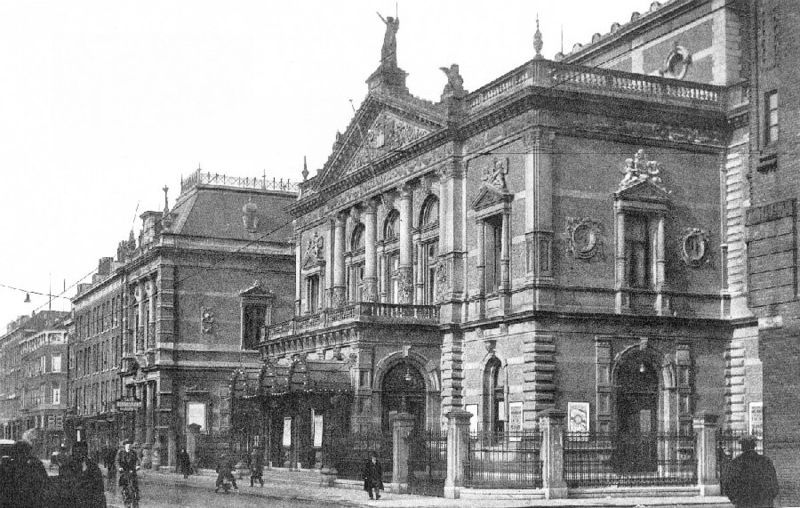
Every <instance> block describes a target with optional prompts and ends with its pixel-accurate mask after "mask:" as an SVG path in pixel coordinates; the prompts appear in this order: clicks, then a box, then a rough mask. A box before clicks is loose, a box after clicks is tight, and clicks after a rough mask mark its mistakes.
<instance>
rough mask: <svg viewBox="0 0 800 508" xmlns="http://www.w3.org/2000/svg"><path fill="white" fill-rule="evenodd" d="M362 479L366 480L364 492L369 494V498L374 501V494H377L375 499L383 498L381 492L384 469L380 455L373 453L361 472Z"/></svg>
mask: <svg viewBox="0 0 800 508" xmlns="http://www.w3.org/2000/svg"><path fill="white" fill-rule="evenodd" d="M361 477H362V478H363V479H364V490H366V491H367V494H369V498H370V499H373V492H374V493H375V497H374V499H380V498H381V491H382V490H383V467H382V466H381V463H380V462H378V454H377V453H375V452H372V453H371V454H370V457H369V459H368V460H367V462H366V463H365V464H364V468H363V469H362V470H361Z"/></svg>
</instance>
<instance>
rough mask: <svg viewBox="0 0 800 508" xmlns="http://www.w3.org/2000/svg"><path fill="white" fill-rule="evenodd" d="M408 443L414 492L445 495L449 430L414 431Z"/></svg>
mask: <svg viewBox="0 0 800 508" xmlns="http://www.w3.org/2000/svg"><path fill="white" fill-rule="evenodd" d="M406 442H407V443H408V485H409V489H410V491H411V493H412V494H418V495H423V496H440V497H441V496H444V481H445V478H446V477H447V432H446V431H445V432H442V431H441V430H439V429H434V430H422V431H417V430H415V431H413V432H412V433H411V434H409V436H408V438H407V440H406Z"/></svg>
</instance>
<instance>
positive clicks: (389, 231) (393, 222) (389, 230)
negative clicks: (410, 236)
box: [383, 210, 400, 243]
mask: <svg viewBox="0 0 800 508" xmlns="http://www.w3.org/2000/svg"><path fill="white" fill-rule="evenodd" d="M399 218H400V214H399V213H398V212H397V210H392V211H391V212H389V215H388V216H387V217H386V221H385V222H384V224H383V241H384V242H387V243H388V242H393V241H394V240H397V238H398V233H399V231H398V230H397V224H398V219H399Z"/></svg>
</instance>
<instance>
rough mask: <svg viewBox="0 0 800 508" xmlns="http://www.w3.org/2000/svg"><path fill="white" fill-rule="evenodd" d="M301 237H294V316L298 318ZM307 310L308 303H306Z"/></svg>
mask: <svg viewBox="0 0 800 508" xmlns="http://www.w3.org/2000/svg"><path fill="white" fill-rule="evenodd" d="M302 257H303V235H302V234H301V233H297V234H296V235H294V314H295V316H299V315H300V314H302V313H303V275H302V273H301V272H302V268H303V260H302ZM306 308H308V302H306Z"/></svg>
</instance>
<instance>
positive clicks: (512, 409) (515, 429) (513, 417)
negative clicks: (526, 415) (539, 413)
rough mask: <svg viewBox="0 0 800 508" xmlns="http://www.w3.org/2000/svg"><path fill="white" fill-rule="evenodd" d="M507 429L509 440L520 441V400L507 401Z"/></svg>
mask: <svg viewBox="0 0 800 508" xmlns="http://www.w3.org/2000/svg"><path fill="white" fill-rule="evenodd" d="M508 431H509V432H510V433H511V436H509V439H510V440H511V441H520V440H521V433H522V402H509V403H508Z"/></svg>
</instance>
